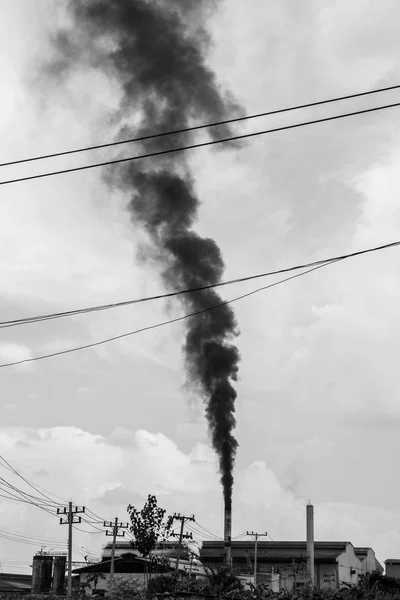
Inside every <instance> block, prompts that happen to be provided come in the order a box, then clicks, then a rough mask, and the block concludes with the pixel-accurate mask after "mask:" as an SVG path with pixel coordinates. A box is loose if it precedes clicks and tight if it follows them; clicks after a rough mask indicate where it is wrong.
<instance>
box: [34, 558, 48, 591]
mask: <svg viewBox="0 0 400 600" xmlns="http://www.w3.org/2000/svg"><path fill="white" fill-rule="evenodd" d="M52 567H53V558H52V557H51V556H40V555H39V556H34V557H33V570H32V587H31V590H32V594H47V593H48V592H49V591H50V588H51V571H52Z"/></svg>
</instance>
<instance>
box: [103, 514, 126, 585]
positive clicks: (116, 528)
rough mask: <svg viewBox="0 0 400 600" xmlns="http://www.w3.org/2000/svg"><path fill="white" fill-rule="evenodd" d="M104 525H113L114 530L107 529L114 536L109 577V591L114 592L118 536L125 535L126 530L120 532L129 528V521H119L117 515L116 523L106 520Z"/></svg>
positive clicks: (107, 532) (108, 533)
mask: <svg viewBox="0 0 400 600" xmlns="http://www.w3.org/2000/svg"><path fill="white" fill-rule="evenodd" d="M103 525H104V527H111V528H112V530H111V531H109V530H107V531H106V535H112V536H113V541H112V549H111V565H110V579H109V584H108V593H109V594H111V593H112V589H113V582H114V571H115V568H114V567H115V545H116V543H117V537H125V531H123V532H122V533H118V531H119V529H128V527H129V524H128V523H118V517H115V519H114V523H112V521H104V523H103Z"/></svg>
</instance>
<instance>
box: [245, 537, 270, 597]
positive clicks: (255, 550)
mask: <svg viewBox="0 0 400 600" xmlns="http://www.w3.org/2000/svg"><path fill="white" fill-rule="evenodd" d="M246 535H252V536H253V537H254V585H257V550H258V538H260V537H264V536H267V535H268V533H267V532H265V533H256V532H254V531H247V532H246Z"/></svg>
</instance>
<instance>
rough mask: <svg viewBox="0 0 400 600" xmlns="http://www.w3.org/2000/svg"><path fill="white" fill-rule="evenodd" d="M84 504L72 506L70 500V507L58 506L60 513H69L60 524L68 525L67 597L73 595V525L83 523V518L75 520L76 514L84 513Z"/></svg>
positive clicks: (58, 512)
mask: <svg viewBox="0 0 400 600" xmlns="http://www.w3.org/2000/svg"><path fill="white" fill-rule="evenodd" d="M84 512H85V507H84V506H75V507H73V506H72V502H68V509H67V508H66V507H64V508H57V514H58V515H67V518H66V519H62V518H60V525H68V583H67V598H68V599H69V600H70V599H71V597H72V526H73V524H74V523H82V518H81V517H77V520H76V521H74V515H76V514H79V513H84Z"/></svg>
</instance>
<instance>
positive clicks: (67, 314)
mask: <svg viewBox="0 0 400 600" xmlns="http://www.w3.org/2000/svg"><path fill="white" fill-rule="evenodd" d="M399 245H400V240H398V241H396V242H390V243H388V244H384V245H382V246H374V247H373V248H366V249H364V250H358V251H357V252H351V253H348V254H342V255H340V256H334V257H330V258H324V259H320V260H316V261H313V262H309V263H305V264H302V265H295V266H292V267H286V268H284V269H278V270H275V271H268V272H264V273H257V274H256V275H248V276H245V277H237V278H235V279H230V280H228V281H221V282H219V283H212V284H209V285H203V286H198V287H195V288H187V289H181V290H177V291H174V292H167V293H164V294H157V295H154V296H147V297H144V298H136V299H133V300H124V301H122V302H113V303H111V304H101V305H97V306H90V307H86V308H79V309H76V310H69V311H64V312H58V313H49V314H45V315H38V316H33V317H25V318H22V319H11V320H9V321H0V329H6V328H9V327H17V326H20V325H28V324H31V323H39V322H42V321H50V320H53V319H61V318H65V317H72V316H76V315H82V314H87V313H92V312H98V311H103V310H110V309H114V308H121V307H123V306H130V305H132V304H140V303H143V302H151V301H154V300H161V299H165V298H172V297H174V296H181V295H184V294H192V293H195V292H200V291H203V290H209V289H212V288H218V287H223V286H227V285H233V284H236V283H245V282H247V281H252V280H254V279H261V278H264V277H270V276H272V275H281V274H283V273H289V272H291V271H298V270H301V269H307V268H309V267H315V266H318V265H322V264H327V263H329V262H336V261H338V260H344V259H347V258H354V257H356V256H361V255H362V254H368V253H371V252H378V251H380V250H386V249H388V248H394V247H396V246H399Z"/></svg>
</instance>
